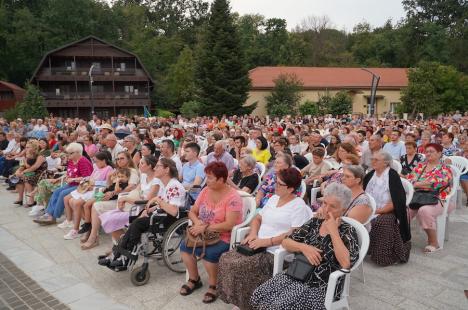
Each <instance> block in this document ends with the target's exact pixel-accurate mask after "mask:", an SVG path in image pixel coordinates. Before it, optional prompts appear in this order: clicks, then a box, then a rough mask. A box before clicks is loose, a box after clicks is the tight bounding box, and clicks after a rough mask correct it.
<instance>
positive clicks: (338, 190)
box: [323, 183, 353, 209]
mask: <svg viewBox="0 0 468 310" xmlns="http://www.w3.org/2000/svg"><path fill="white" fill-rule="evenodd" d="M323 196H324V197H325V196H329V197H331V196H333V197H336V200H338V201H339V202H340V203H341V208H342V209H345V208H347V207H348V206H349V205H350V204H351V200H352V198H353V194H352V192H351V190H350V189H349V188H347V187H346V186H345V185H343V184H340V183H331V184H330V185H328V186H327V187H326V188H325V190H324V192H323Z"/></svg>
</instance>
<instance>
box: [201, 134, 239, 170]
mask: <svg viewBox="0 0 468 310" xmlns="http://www.w3.org/2000/svg"><path fill="white" fill-rule="evenodd" d="M216 161H220V162H223V163H224V164H225V165H226V168H227V169H228V171H229V173H232V171H233V170H234V168H235V167H234V158H233V157H232V155H231V154H229V152H226V143H225V142H224V141H217V142H216V143H215V144H214V149H213V152H211V153H210V154H208V157H207V158H206V165H209V164H210V163H212V162H216Z"/></svg>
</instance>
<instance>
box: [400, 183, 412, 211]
mask: <svg viewBox="0 0 468 310" xmlns="http://www.w3.org/2000/svg"><path fill="white" fill-rule="evenodd" d="M401 183H402V184H403V187H404V188H405V193H406V206H409V204H410V202H411V199H413V195H414V187H413V184H411V182H410V181H408V180H407V179H404V178H401Z"/></svg>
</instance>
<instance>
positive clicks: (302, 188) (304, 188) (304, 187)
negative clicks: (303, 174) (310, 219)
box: [300, 180, 307, 199]
mask: <svg viewBox="0 0 468 310" xmlns="http://www.w3.org/2000/svg"><path fill="white" fill-rule="evenodd" d="M300 190H301V196H300V197H301V198H302V199H304V196H305V193H306V190H307V185H306V183H305V181H304V180H302V182H301V189H300Z"/></svg>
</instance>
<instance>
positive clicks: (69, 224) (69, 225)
mask: <svg viewBox="0 0 468 310" xmlns="http://www.w3.org/2000/svg"><path fill="white" fill-rule="evenodd" d="M57 227H58V228H61V229H66V228H72V227H73V221H67V220H65V221H63V222H62V223H60V224H58V225H57Z"/></svg>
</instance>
